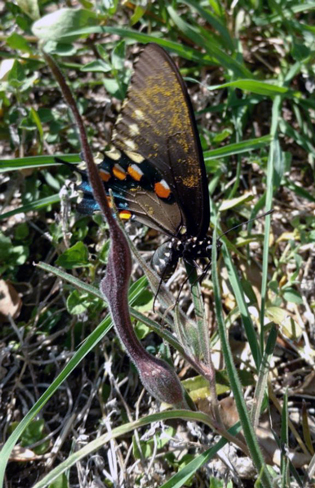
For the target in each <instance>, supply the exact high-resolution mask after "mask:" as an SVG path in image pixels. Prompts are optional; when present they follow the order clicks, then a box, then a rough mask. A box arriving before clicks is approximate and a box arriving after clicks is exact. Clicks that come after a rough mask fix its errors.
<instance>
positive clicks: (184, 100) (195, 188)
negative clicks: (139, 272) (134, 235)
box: [79, 44, 211, 279]
mask: <svg viewBox="0 0 315 488" xmlns="http://www.w3.org/2000/svg"><path fill="white" fill-rule="evenodd" d="M99 173H100V176H101V178H102V180H103V182H104V185H105V188H106V190H107V191H109V190H111V191H112V193H113V196H114V200H115V204H116V207H117V209H118V212H119V215H120V217H121V218H122V219H123V220H130V219H136V220H137V221H139V222H141V223H143V224H145V225H147V226H149V227H151V228H154V229H157V230H158V231H161V232H163V233H164V234H166V235H167V236H168V237H169V239H168V241H167V242H165V243H164V244H162V246H160V247H159V248H158V249H157V250H156V252H155V254H154V256H153V259H152V264H153V267H154V269H155V270H156V271H157V272H158V273H159V275H160V276H161V277H162V278H163V279H166V278H168V277H169V276H170V275H171V274H172V272H173V271H174V269H175V267H176V264H177V262H178V259H179V258H183V259H184V260H186V261H188V262H194V261H195V260H196V259H198V258H200V257H201V258H202V257H208V256H209V254H210V250H211V239H210V238H208V237H207V230H208V227H209V220H210V207H209V194H208V185H207V178H206V171H205V165H204V161H203V156H202V149H201V145H200V140H199V135H198V132H197V128H196V123H195V119H194V113H193V108H192V105H191V101H190V98H189V95H188V92H187V88H186V85H185V83H184V81H183V79H182V77H181V75H180V73H179V71H178V69H177V67H176V65H175V64H174V62H173V61H172V59H171V58H170V56H169V55H168V54H167V53H166V51H164V49H162V48H161V47H159V46H158V45H156V44H148V45H147V46H146V47H145V48H144V50H143V51H142V53H141V54H140V56H139V60H138V62H137V64H136V66H135V71H134V75H133V77H132V79H131V83H130V87H129V90H128V93H127V97H126V100H125V102H124V104H123V107H122V112H121V114H120V115H119V116H118V118H117V121H116V124H115V128H114V131H113V137H112V142H111V146H110V148H109V150H108V151H105V157H104V160H103V162H102V163H101V164H100V165H99ZM81 189H82V190H83V192H84V198H83V200H82V202H81V203H80V206H79V207H80V210H81V211H83V212H84V213H92V212H93V211H94V210H96V209H97V204H96V203H95V201H94V199H93V196H92V191H91V189H90V187H89V184H88V181H87V179H85V178H83V181H82V184H81Z"/></svg>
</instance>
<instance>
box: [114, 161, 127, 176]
mask: <svg viewBox="0 0 315 488" xmlns="http://www.w3.org/2000/svg"><path fill="white" fill-rule="evenodd" d="M113 175H114V176H115V177H116V178H118V180H125V179H126V177H127V174H126V171H125V170H124V169H123V168H122V167H121V166H119V165H118V164H115V166H114V167H113Z"/></svg>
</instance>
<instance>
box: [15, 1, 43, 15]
mask: <svg viewBox="0 0 315 488" xmlns="http://www.w3.org/2000/svg"><path fill="white" fill-rule="evenodd" d="M16 3H17V4H18V6H19V7H20V9H21V10H23V12H24V13H26V14H27V15H28V16H29V17H30V18H31V19H32V20H36V19H39V17H40V13H39V7H38V2H37V0H16Z"/></svg>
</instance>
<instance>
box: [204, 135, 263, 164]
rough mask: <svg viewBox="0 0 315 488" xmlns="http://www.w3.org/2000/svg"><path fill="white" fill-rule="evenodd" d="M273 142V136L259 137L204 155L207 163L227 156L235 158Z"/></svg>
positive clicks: (212, 150)
mask: <svg viewBox="0 0 315 488" xmlns="http://www.w3.org/2000/svg"><path fill="white" fill-rule="evenodd" d="M270 142H271V136H270V135H268V136H262V137H257V139H248V140H247V141H242V142H235V143H233V144H229V145H227V146H225V147H219V148H218V149H211V150H210V151H205V152H204V153H203V155H204V159H205V162H207V161H211V159H216V158H219V157H220V158H224V157H227V156H233V155H234V154H241V153H246V152H250V151H255V150H257V149H259V148H261V147H265V146H266V145H267V144H269V143H270Z"/></svg>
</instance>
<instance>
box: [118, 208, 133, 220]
mask: <svg viewBox="0 0 315 488" xmlns="http://www.w3.org/2000/svg"><path fill="white" fill-rule="evenodd" d="M119 217H120V218H121V219H122V220H129V219H131V217H132V213H131V212H129V211H128V210H122V211H121V212H119Z"/></svg>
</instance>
